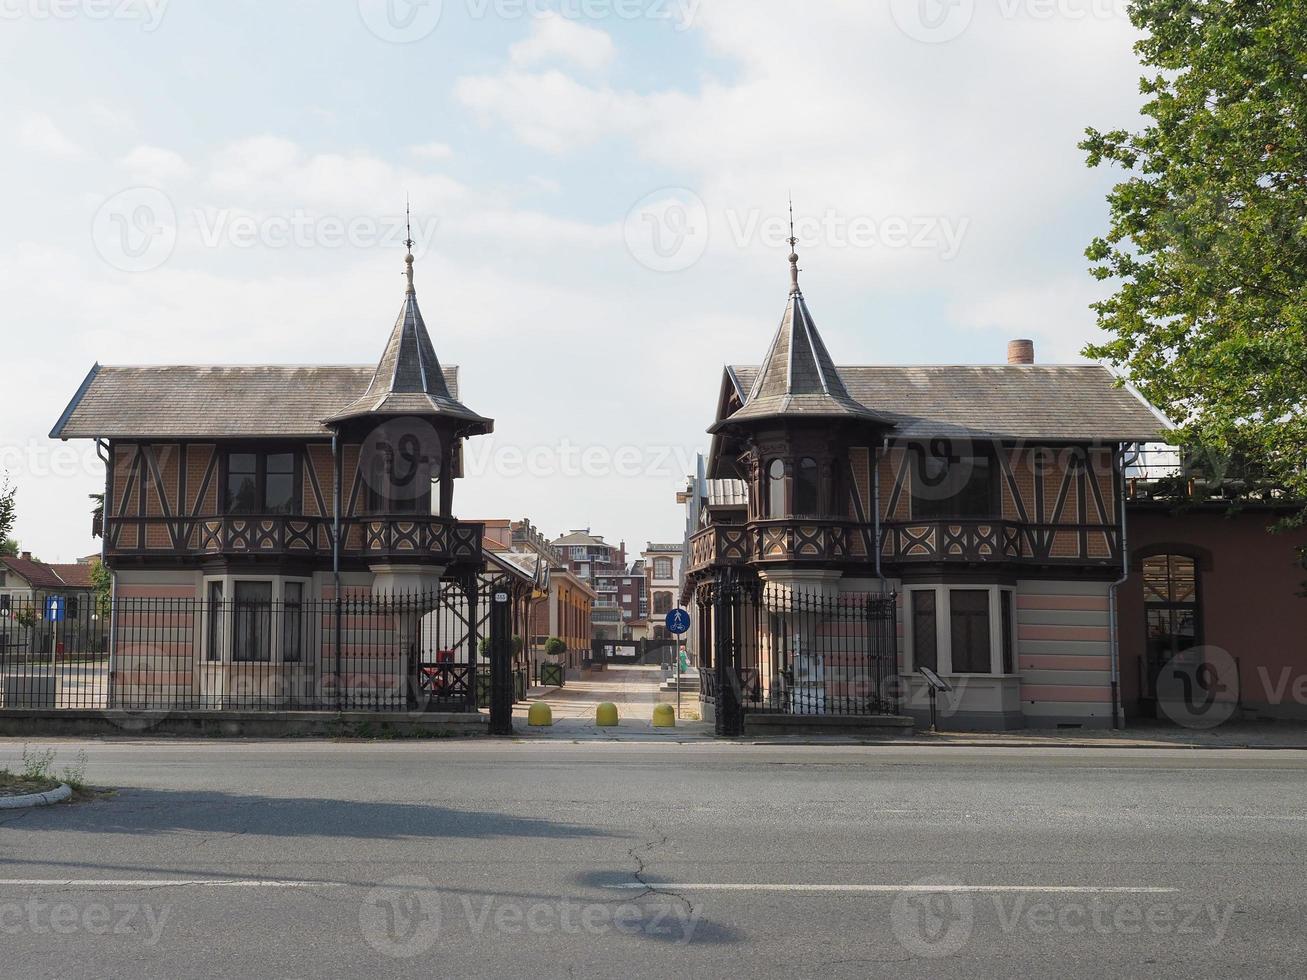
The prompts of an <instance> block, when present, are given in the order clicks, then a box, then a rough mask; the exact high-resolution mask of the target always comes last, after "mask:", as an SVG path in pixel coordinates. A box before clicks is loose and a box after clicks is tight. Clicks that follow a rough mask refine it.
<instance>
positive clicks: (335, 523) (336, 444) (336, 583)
mask: <svg viewBox="0 0 1307 980" xmlns="http://www.w3.org/2000/svg"><path fill="white" fill-rule="evenodd" d="M331 460H332V465H333V468H334V469H335V471H336V472H335V478H336V489H335V491H334V492H333V493H332V495H331V496H332V501H331V511H332V514H331V523H332V531H331V577H332V584H333V587H334V588H335V599H336V628H335V629H334V630H333V634H334V635H333V636H332V646H333V647H334V651H335V655H336V667H335V672H336V710H337V711H340V710H341V707H342V705H343V704H344V702H343V700H342V692H341V685H340V680H341V678H340V631H341V628H342V627H343V626H344V616H343V611H342V609H341V602H340V495H341V493H342V492H343V489H342V487H343V484H344V480H343V478H342V476H341V466H340V432H339V430H337V431H335V432H333V433H332V434H331Z"/></svg>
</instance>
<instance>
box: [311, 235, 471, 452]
mask: <svg viewBox="0 0 1307 980" xmlns="http://www.w3.org/2000/svg"><path fill="white" fill-rule="evenodd" d="M408 245H409V249H410V250H409V253H408V256H407V257H406V258H405V263H406V267H407V276H408V288H407V290H406V291H405V294H404V305H403V306H402V307H401V308H400V311H399V317H398V318H397V319H396V320H395V328H394V330H392V331H391V333H390V339H389V340H388V341H387V342H386V350H385V352H384V353H383V354H382V355H381V361H380V363H379V364H377V370H376V372H375V373H374V374H373V375H372V382H371V383H370V384H369V385H368V390H367V391H366V392H365V393H364V394H363V396H362V397H360V398H359V399H357V400H356V401H355V402H354V403H353V404H351V405H350V406H349V407H348V408H346V409H344V410H343V411H341V412H339V413H337V414H336V415H333V416H332V417H331V418H329V419H326V420H325V421H326V422H327V424H334V423H338V422H344V421H347V420H349V419H354V418H362V417H364V416H369V415H380V416H393V415H420V416H423V417H428V418H429V417H430V416H433V415H434V416H439V417H441V418H446V419H451V420H453V421H456V422H459V423H462V428H463V429H464V431H465V432H466V433H467V434H469V435H476V434H480V433H486V432H493V431H494V428H495V423H494V421H493V420H492V419H488V418H484V417H483V416H480V415H478V414H477V413H476V412H474V411H472V409H470V408H468V407H467V406H466V405H464V404H463V403H462V402H460V401H459V400H458V399H456V398H455V397H454V396H453V395H451V394H450V393H449V386H448V385H446V384H445V375H444V372H443V371H442V370H441V368H440V360H439V358H437V357H436V350H435V347H433V346H432V344H431V335H430V334H429V333H427V325H426V322H425V321H424V320H423V319H422V311H421V310H420V309H418V300H417V291H416V290H415V289H414V287H413V252H412V246H413V243H412V241H410V242H409V243H408Z"/></svg>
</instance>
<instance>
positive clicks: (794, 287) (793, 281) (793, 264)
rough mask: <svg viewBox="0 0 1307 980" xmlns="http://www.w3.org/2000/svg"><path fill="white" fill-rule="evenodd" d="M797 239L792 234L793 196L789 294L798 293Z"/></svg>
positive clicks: (792, 219) (792, 218)
mask: <svg viewBox="0 0 1307 980" xmlns="http://www.w3.org/2000/svg"><path fill="white" fill-rule="evenodd" d="M798 248H799V239H798V238H797V237H795V234H794V198H793V197H791V198H790V295H791V296H798V295H799V252H798Z"/></svg>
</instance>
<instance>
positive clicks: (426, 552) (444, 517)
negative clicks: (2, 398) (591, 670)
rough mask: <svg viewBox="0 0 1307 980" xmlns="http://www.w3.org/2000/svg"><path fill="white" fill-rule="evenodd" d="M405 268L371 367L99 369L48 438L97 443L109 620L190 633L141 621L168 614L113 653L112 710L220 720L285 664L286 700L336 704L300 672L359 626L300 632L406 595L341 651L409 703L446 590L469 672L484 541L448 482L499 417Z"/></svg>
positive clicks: (479, 615)
mask: <svg viewBox="0 0 1307 980" xmlns="http://www.w3.org/2000/svg"><path fill="white" fill-rule="evenodd" d="M413 262H414V259H413V255H412V252H411V243H410V252H409V254H408V256H407V258H406V273H407V288H406V290H405V294H404V297H403V302H402V304H401V307H400V311H399V315H398V317H397V318H396V320H395V324H394V327H393V329H392V330H391V332H390V335H389V338H388V339H387V340H386V343H385V347H384V350H383V352H382V355H381V359H380V361H379V362H378V363H377V364H375V365H366V366H359V365H348V366H336V365H332V366H282V365H259V366H195V365H186V366H101V365H99V364H97V365H95V366H94V367H93V368H92V369H91V371H90V373H89V374H88V375H87V377H86V380H85V381H84V382H83V383H82V385H81V387H80V388H79V390H78V391H77V392H76V394H75V395H74V397H73V399H72V401H71V403H70V404H69V405H68V408H67V410H66V411H65V412H64V414H63V415H62V417H61V418H60V419H59V420H58V422H57V424H56V425H55V427H54V430H53V432H52V433H51V436H52V437H53V438H57V439H65V440H67V439H93V440H95V441H96V443H97V446H98V448H99V452H100V455H101V458H102V459H103V460H104V461H105V464H106V480H105V490H104V509H103V520H102V526H101V528H100V530H101V533H102V537H103V550H104V561H105V564H106V566H107V567H108V568H109V569H110V570H111V571H112V572H113V581H114V585H113V589H114V595H113V598H114V602H115V609H116V610H129V609H132V608H133V607H132V606H130V605H129V603H130V601H132V600H139V602H141V603H143V602H168V601H171V602H174V603H182V604H187V605H184V606H179V605H174V606H173V607H171V608H172V609H173V610H174V611H175V610H176V609H185V610H187V611H186V612H185V613H184V615H183V614H177V613H175V612H174V613H173V615H180V616H181V620H180V625H178V624H177V623H170V624H169V625H168V627H167V634H166V636H165V635H164V632H163V629H164V627H162V626H159V627H158V628H155V629H151V628H148V627H140V622H142V621H145V620H147V619H148V620H150V621H154V620H156V619H160V621H161V616H162V613H160V615H159V616H156V615H155V614H153V613H152V614H150V615H149V616H140V617H138V620H139V621H138V623H137V626H138V628H137V629H136V630H135V635H136V636H137V637H138V639H139V640H140V642H134V643H133V644H131V645H130V646H129V645H128V644H127V643H126V641H125V640H124V641H123V642H122V643H120V644H119V645H118V647H117V648H116V651H115V653H116V659H115V663H114V666H113V668H112V682H113V686H114V690H115V692H116V696H118V695H121V692H122V691H124V690H129V689H132V688H133V687H136V688H139V689H141V690H148V693H149V695H150V696H149V699H148V700H149V701H150V703H151V704H158V703H160V702H161V701H163V702H166V701H167V697H165V696H164V695H167V696H171V697H173V699H174V701H175V703H177V704H184V703H193V700H192V698H191V695H192V694H194V693H196V692H198V693H199V695H202V701H203V703H204V704H205V705H218V706H227V705H231V704H239V703H242V702H241V698H239V697H229V694H228V692H229V691H230V690H231V689H232V688H233V687H235V686H238V685H237V681H238V680H239V679H240V678H242V677H246V675H250V676H253V674H255V673H257V674H258V682H259V683H262V682H263V681H264V680H266V679H268V678H273V679H274V680H276V679H277V678H275V677H273V675H275V674H277V671H278V670H280V672H281V675H282V676H281V678H280V679H281V680H285V681H287V683H288V684H289V685H290V686H291V687H292V688H294V690H296V691H305V692H307V693H305V694H303V697H302V698H300V697H298V696H297V697H291V696H289V695H287V696H286V698H285V699H284V700H288V701H299V700H302V701H303V702H304V703H306V704H313V703H317V702H319V701H325V702H328V703H329V702H330V700H331V698H330V696H324V692H323V690H322V687H321V683H322V681H321V678H319V679H317V680H314V679H313V678H307V677H303V676H301V675H305V673H306V671H305V667H304V664H305V662H306V660H307V655H306V654H305V652H304V651H303V649H302V647H303V646H304V644H305V642H306V639H305V638H306V637H307V636H308V635H309V633H310V632H311V633H312V635H314V636H315V637H320V638H321V641H322V645H323V646H324V647H325V650H323V651H319V652H320V653H322V655H323V663H324V665H325V667H326V668H327V669H325V670H324V671H323V673H330V672H331V671H330V669H329V668H330V661H329V659H327V658H329V656H330V654H331V647H332V646H333V645H334V647H335V656H336V660H337V664H336V666H337V668H339V666H340V658H341V650H340V647H341V643H342V639H341V638H342V637H345V638H348V633H349V631H350V629H351V620H350V617H351V613H350V610H349V609H348V608H347V609H345V610H344V613H343V614H342V613H341V612H340V607H339V605H337V606H336V614H335V616H334V617H333V616H331V615H330V614H328V615H326V617H325V619H324V621H323V622H318V621H316V620H314V621H311V622H308V623H307V624H306V623H305V621H304V617H303V616H301V615H300V612H299V611H300V610H307V609H310V608H312V609H314V610H317V609H318V608H319V607H320V606H325V605H326V604H329V603H334V602H335V601H336V600H337V598H338V597H340V598H343V599H356V600H359V601H362V600H364V599H367V600H376V599H385V598H387V597H396V596H402V597H404V601H405V602H406V603H408V605H407V607H406V608H407V613H406V615H405V616H403V617H399V618H395V617H391V619H394V620H395V622H394V623H392V624H391V626H388V627H386V629H385V630H384V631H379V629H378V627H377V626H376V623H375V622H369V623H368V624H363V623H362V621H361V620H360V622H359V623H358V624H356V625H357V629H356V634H357V640H356V642H354V649H353V650H349V649H347V650H346V651H345V656H346V657H347V658H348V657H349V656H351V655H352V656H354V657H355V659H356V661H357V662H360V663H361V662H363V661H364V660H366V661H367V662H368V663H369V664H370V665H371V666H369V667H366V668H359V669H358V670H357V671H356V679H355V684H356V686H357V687H358V688H359V689H360V690H362V689H364V688H367V687H369V686H372V687H373V688H376V687H377V686H378V685H379V687H380V688H381V689H384V690H386V691H388V692H390V693H389V694H387V695H386V696H387V697H391V698H392V699H393V698H399V699H400V704H402V703H403V697H404V696H403V690H402V689H403V678H404V674H405V671H407V672H409V673H410V674H414V675H416V673H417V669H418V667H419V666H420V659H421V658H420V657H417V656H415V655H414V654H416V653H417V652H418V651H416V649H415V647H416V646H417V644H418V640H417V637H418V636H419V635H430V636H439V637H440V638H441V643H442V644H445V645H450V644H449V642H448V641H449V640H450V637H449V635H447V634H449V633H450V630H451V629H452V627H450V626H449V625H448V623H447V622H446V623H445V624H444V625H440V626H438V627H437V626H434V625H433V624H432V621H431V619H430V615H429V614H433V613H434V611H435V609H436V606H437V605H438V604H439V602H440V601H441V600H439V599H437V598H435V597H437V596H448V594H449V591H448V590H447V589H446V590H444V591H443V592H442V583H452V584H454V585H457V586H458V587H459V588H460V589H461V592H462V594H463V597H462V599H461V611H460V610H454V613H455V615H456V618H459V619H461V621H462V622H463V629H462V632H461V633H460V635H461V636H462V638H463V639H462V649H460V651H459V652H458V654H457V659H458V660H460V661H461V662H462V664H463V671H464V674H466V673H467V669H468V663H469V660H471V659H473V658H474V657H475V646H476V639H477V624H478V622H479V620H480V619H483V618H484V612H485V609H484V602H482V603H481V606H482V608H481V609H480V610H478V608H477V606H478V598H479V597H480V592H481V591H482V588H481V585H480V584H479V583H480V582H481V576H482V572H483V570H484V565H485V556H484V553H483V549H482V537H483V527H482V525H480V524H478V523H474V522H468V521H461V520H459V519H458V518H457V517H456V516H455V514H454V509H453V501H454V485H455V481H456V480H458V479H459V478H460V477H461V476H462V472H461V469H462V446H463V442H464V440H465V439H467V438H469V437H472V436H477V435H481V434H484V433H489V432H491V431H492V430H493V427H494V423H493V421H492V420H491V419H489V418H486V417H483V416H481V415H479V414H477V413H476V412H474V411H472V410H471V409H470V408H468V407H467V406H466V405H464V404H463V403H462V401H460V400H459V371H458V368H457V367H454V366H450V365H442V364H441V362H440V360H439V359H438V358H437V356H436V352H435V348H434V346H433V344H432V341H431V337H430V334H429V332H428V330H427V326H426V323H425V321H424V320H423V317H422V312H421V310H420V309H419V307H418V302H417V293H416V289H415V287H414V277H413ZM529 577H530V576H528V578H529ZM482 584H483V583H482ZM528 584H529V583H528ZM528 591H529V590H528ZM191 603H193V604H194V605H189V604H191ZM446 605H448V603H446ZM135 608H136V609H137V610H139V609H140V608H143V607H141V606H140V605H139V603H138V605H137V607H135ZM378 608H381V607H379V606H377V605H376V603H375V602H373V603H372V604H371V605H370V606H369V607H368V609H369V610H370V612H369V615H372V614H373V613H374V612H375V610H377V609H378ZM115 615H116V616H118V615H120V614H119V613H115ZM122 615H126V613H125V612H124V613H122ZM358 615H361V613H360V614H358ZM381 618H382V617H381V614H379V613H378V614H376V616H375V617H374V619H375V620H376V622H380V621H381ZM419 618H420V619H423V620H424V622H423V623H422V624H421V627H420V628H419V624H418V622H417V619H419ZM401 620H403V621H402V622H401ZM387 622H389V620H387ZM523 625H524V624H523ZM310 627H311V630H310V629H309V628H310ZM120 632H122V631H120ZM467 648H471V649H472V651H473V652H472V653H471V654H469V652H468V649H467ZM427 652H430V651H427ZM133 658H135V659H133ZM404 658H407V665H406V666H405V665H400V666H396V665H397V664H400V662H401V661H402V660H403V659H404ZM455 659H456V658H455V656H454V655H453V654H452V653H451V652H450V651H444V654H443V656H442V657H441V661H442V663H443V662H452V661H454V660H455ZM452 669H453V668H452V667H451V668H450V670H452ZM339 672H340V671H339V670H337V673H339ZM378 678H380V680H378ZM247 679H248V678H247ZM448 681H449V678H445V682H448ZM467 681H468V678H467V677H466V676H462V677H461V678H460V680H459V684H460V685H462V686H463V687H464V688H465V690H466V692H467V693H468V698H467V700H468V702H469V704H470V703H471V693H470V692H471V685H470V683H467ZM301 682H303V683H301ZM327 683H334V682H332V681H328V682H327ZM340 683H341V684H346V683H348V682H347V681H345V680H343V679H342V680H341V681H340ZM315 684H317V685H318V686H316V687H315V686H314V685H315ZM445 686H446V689H448V683H446V684H445ZM160 691H162V692H163V694H162V695H161V694H160ZM330 693H331V692H327V694H328V695H329V694H330ZM336 696H337V699H339V692H336ZM120 700H121V698H119V700H116V701H115V702H114V703H115V704H117V703H120ZM254 700H275V699H262V698H261V697H259V696H255V698H254ZM409 700H410V701H411V697H410V698H409Z"/></svg>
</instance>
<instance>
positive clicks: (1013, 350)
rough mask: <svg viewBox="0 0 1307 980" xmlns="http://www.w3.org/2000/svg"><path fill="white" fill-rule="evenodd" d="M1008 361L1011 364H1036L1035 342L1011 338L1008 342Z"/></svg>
mask: <svg viewBox="0 0 1307 980" xmlns="http://www.w3.org/2000/svg"><path fill="white" fill-rule="evenodd" d="M1007 362H1008V363H1009V364H1034V363H1035V342H1034V341H1033V340H1009V341H1008V342H1007Z"/></svg>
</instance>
